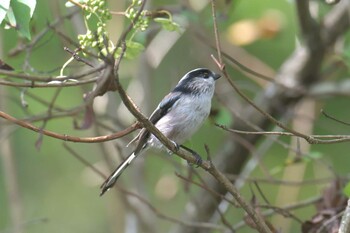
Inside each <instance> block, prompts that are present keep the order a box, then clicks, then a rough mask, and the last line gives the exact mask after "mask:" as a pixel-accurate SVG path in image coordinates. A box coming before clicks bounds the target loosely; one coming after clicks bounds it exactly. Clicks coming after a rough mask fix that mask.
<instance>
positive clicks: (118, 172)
mask: <svg viewBox="0 0 350 233" xmlns="http://www.w3.org/2000/svg"><path fill="white" fill-rule="evenodd" d="M135 158H136V154H135V153H132V154H131V155H129V156H128V157H127V158H126V160H124V162H122V163H121V164H120V165H119V166H118V167H117V168H116V169H115V170H114V172H113V173H112V174H111V175H110V176H109V177H108V179H107V180H106V181H105V182H104V183H103V184H102V185H101V193H100V196H102V195H103V194H104V193H105V192H107V191H108V190H109V189H110V188H111V187H112V186H113V185H114V184H115V183H116V182H117V180H118V178H119V176H120V175H121V174H122V173H123V171H124V170H125V169H126V168H127V167H128V166H129V165H130V163H131V162H132V161H133V160H134V159H135Z"/></svg>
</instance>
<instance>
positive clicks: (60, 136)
mask: <svg viewBox="0 0 350 233" xmlns="http://www.w3.org/2000/svg"><path fill="white" fill-rule="evenodd" d="M0 117H2V118H4V119H6V120H8V121H10V122H12V123H14V124H16V125H19V126H21V127H23V128H26V129H29V130H32V131H34V132H37V133H41V134H44V135H46V136H49V137H52V138H56V139H60V140H63V141H68V142H79V143H99V142H106V141H111V140H114V139H117V138H121V137H124V136H125V135H127V134H129V133H131V132H133V131H135V130H136V129H138V128H140V127H139V124H138V123H135V124H133V125H131V126H129V127H128V128H126V129H123V130H121V131H119V132H116V133H113V134H110V135H104V136H98V137H85V138H82V137H76V136H69V135H66V134H59V133H55V132H52V131H49V130H45V129H41V128H38V127H36V126H34V125H32V124H30V123H28V122H25V121H21V120H19V119H17V118H14V117H12V116H10V115H8V114H6V113H4V112H2V111H0Z"/></svg>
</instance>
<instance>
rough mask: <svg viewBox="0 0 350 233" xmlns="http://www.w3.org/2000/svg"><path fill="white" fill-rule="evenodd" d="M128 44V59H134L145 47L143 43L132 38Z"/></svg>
mask: <svg viewBox="0 0 350 233" xmlns="http://www.w3.org/2000/svg"><path fill="white" fill-rule="evenodd" d="M126 46H127V48H128V49H127V50H126V53H125V57H126V58H128V59H134V58H135V57H137V56H138V55H139V54H140V53H141V52H142V51H143V50H144V49H145V47H144V46H143V44H141V43H138V42H135V41H130V40H129V41H127V42H126Z"/></svg>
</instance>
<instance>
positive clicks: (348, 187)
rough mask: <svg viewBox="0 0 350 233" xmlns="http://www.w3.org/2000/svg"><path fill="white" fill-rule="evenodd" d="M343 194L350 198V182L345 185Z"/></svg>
mask: <svg viewBox="0 0 350 233" xmlns="http://www.w3.org/2000/svg"><path fill="white" fill-rule="evenodd" d="M343 193H344V194H345V195H346V196H347V197H348V198H350V182H348V183H347V184H346V185H345V187H344V189H343Z"/></svg>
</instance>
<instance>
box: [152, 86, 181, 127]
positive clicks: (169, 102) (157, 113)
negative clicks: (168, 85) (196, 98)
mask: <svg viewBox="0 0 350 233" xmlns="http://www.w3.org/2000/svg"><path fill="white" fill-rule="evenodd" d="M180 96H181V94H180V93H179V92H171V93H170V94H168V95H167V96H165V97H164V98H163V100H162V101H161V102H160V103H159V105H158V107H157V108H156V110H154V112H153V113H152V114H151V116H150V117H149V120H150V121H151V122H152V123H153V124H155V123H157V122H158V121H159V119H160V118H162V117H163V116H165V115H166V114H167V113H168V112H169V111H170V110H171V108H172V107H173V106H174V104H175V103H176V101H178V100H179V99H180Z"/></svg>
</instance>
